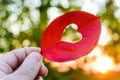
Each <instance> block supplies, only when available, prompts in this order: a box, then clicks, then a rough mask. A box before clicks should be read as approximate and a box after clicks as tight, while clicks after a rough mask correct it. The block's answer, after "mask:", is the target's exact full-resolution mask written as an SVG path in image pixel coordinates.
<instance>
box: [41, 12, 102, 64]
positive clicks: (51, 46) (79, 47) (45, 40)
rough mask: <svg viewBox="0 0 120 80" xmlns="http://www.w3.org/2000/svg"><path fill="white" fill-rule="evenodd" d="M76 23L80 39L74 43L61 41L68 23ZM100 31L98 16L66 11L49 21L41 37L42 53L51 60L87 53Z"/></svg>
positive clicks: (94, 43)
mask: <svg viewBox="0 0 120 80" xmlns="http://www.w3.org/2000/svg"><path fill="white" fill-rule="evenodd" d="M72 23H74V24H76V25H77V26H78V32H80V33H81V34H82V40H81V41H79V42H76V43H69V42H64V41H61V37H62V33H63V31H64V29H65V27H66V26H67V25H69V24H72ZM100 31H101V24H100V19H99V17H96V16H94V15H92V14H90V13H87V12H83V11H72V12H68V13H66V14H64V15H62V16H60V17H58V18H56V19H55V20H54V21H53V22H51V23H50V24H49V25H48V27H47V29H46V30H45V31H44V33H43V36H42V39H41V49H42V52H41V53H42V55H43V56H44V57H45V58H47V59H48V60H51V61H56V62H65V61H70V60H75V59H78V58H80V57H82V56H85V55H87V54H88V53H89V52H90V51H91V50H92V49H93V48H94V47H95V45H96V43H97V41H98V39H99V36H100Z"/></svg>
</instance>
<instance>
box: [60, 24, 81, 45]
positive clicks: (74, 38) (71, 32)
mask: <svg viewBox="0 0 120 80" xmlns="http://www.w3.org/2000/svg"><path fill="white" fill-rule="evenodd" d="M77 29H78V26H77V25H76V24H69V25H68V26H67V27H66V28H65V29H64V31H63V34H62V38H61V41H65V42H70V43H76V42H79V41H80V40H81V39H82V34H81V33H79V32H77Z"/></svg>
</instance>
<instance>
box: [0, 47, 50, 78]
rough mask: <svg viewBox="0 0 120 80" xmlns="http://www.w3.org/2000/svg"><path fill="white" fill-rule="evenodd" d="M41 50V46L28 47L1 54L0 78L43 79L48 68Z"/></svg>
mask: <svg viewBox="0 0 120 80" xmlns="http://www.w3.org/2000/svg"><path fill="white" fill-rule="evenodd" d="M39 52H40V48H36V47H27V48H21V49H17V50H13V51H10V52H8V53H6V54H5V55H2V56H0V80H42V78H41V77H45V76H46V75H47V72H48V70H47V68H46V67H45V65H44V64H43V62H42V56H41V55H40V53H39Z"/></svg>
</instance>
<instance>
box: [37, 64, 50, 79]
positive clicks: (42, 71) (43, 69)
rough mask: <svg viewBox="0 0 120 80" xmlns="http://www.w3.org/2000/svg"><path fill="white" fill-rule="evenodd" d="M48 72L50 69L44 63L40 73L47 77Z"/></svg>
mask: <svg viewBox="0 0 120 80" xmlns="http://www.w3.org/2000/svg"><path fill="white" fill-rule="evenodd" d="M47 74H48V69H47V67H46V66H45V65H44V64H42V66H41V69H40V73H39V75H40V76H42V77H46V76H47Z"/></svg>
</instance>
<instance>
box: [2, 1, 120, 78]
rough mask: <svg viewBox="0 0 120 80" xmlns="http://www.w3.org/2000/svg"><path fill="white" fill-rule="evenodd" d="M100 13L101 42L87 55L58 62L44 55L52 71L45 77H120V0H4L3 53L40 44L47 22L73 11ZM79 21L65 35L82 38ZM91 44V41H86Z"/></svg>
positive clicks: (69, 26) (69, 40)
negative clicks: (78, 28)
mask: <svg viewBox="0 0 120 80" xmlns="http://www.w3.org/2000/svg"><path fill="white" fill-rule="evenodd" d="M74 10H79V11H86V12H89V13H92V14H94V15H97V16H100V19H101V24H102V26H101V27H102V31H101V35H100V39H99V41H98V44H97V45H96V47H95V48H94V50H92V51H91V52H90V53H89V54H88V55H87V56H84V57H82V58H80V59H77V60H74V61H70V62H64V63H56V62H51V61H48V60H46V59H44V63H45V65H46V66H47V67H48V69H49V74H48V76H47V77H45V78H44V80H120V0H0V54H1V55H2V54H4V53H5V52H8V51H10V50H13V49H16V48H22V47H27V46H37V47H40V39H41V35H42V33H43V31H44V30H45V28H46V27H47V25H48V24H49V23H50V22H51V21H52V20H54V19H55V18H56V17H58V16H60V15H62V14H64V13H66V12H69V11H74ZM76 30H77V26H76V25H75V24H71V25H68V27H67V28H66V29H65V31H64V33H63V36H62V39H61V40H64V41H68V42H76V41H79V40H80V39H81V38H82V37H81V36H82V35H81V34H78V33H77V32H76ZM86 44H87V43H86Z"/></svg>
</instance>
